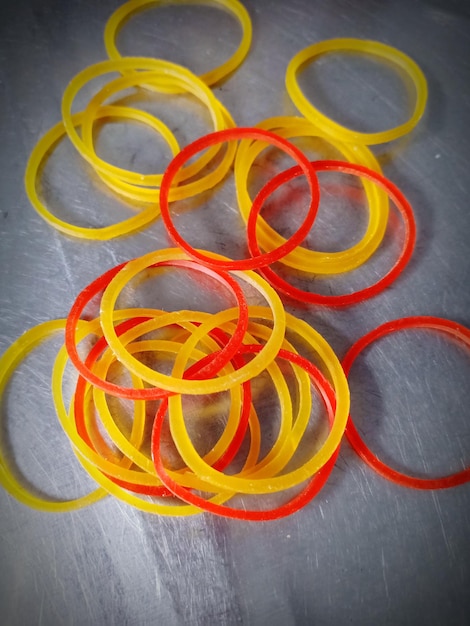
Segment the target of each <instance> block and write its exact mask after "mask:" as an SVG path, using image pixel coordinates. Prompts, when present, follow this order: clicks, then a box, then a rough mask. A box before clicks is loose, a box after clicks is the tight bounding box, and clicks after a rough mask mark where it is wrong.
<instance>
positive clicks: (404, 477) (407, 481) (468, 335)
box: [343, 316, 470, 489]
mask: <svg viewBox="0 0 470 626" xmlns="http://www.w3.org/2000/svg"><path fill="white" fill-rule="evenodd" d="M407 328H429V329H431V330H436V331H438V332H441V333H443V334H444V335H449V336H450V337H452V338H454V339H457V340H458V341H459V342H461V343H463V344H464V345H465V346H466V347H467V348H470V330H469V329H468V328H465V326H462V325H461V324H457V322H452V321H450V320H446V319H442V318H439V317H428V316H416V317H404V318H401V319H397V320H393V321H391V322H386V323H385V324H382V325H381V326H379V327H378V328H376V329H375V330H373V331H371V332H369V333H367V334H366V335H364V336H363V337H362V338H361V339H359V341H357V342H356V343H355V344H354V345H353V346H352V347H351V348H350V349H349V350H348V352H347V354H346V356H345V357H344V359H343V368H344V371H345V373H346V376H347V375H348V374H349V372H350V370H351V367H352V365H353V363H354V361H355V360H356V359H357V357H358V356H359V354H360V353H361V352H362V351H363V350H364V349H365V348H367V347H368V346H369V345H371V344H372V343H373V342H374V341H377V340H378V339H381V338H382V337H385V336H386V335H389V334H390V333H393V332H397V331H399V330H403V329H407ZM346 436H347V438H348V440H349V443H350V444H351V446H352V447H353V449H354V450H355V451H356V453H357V454H358V455H359V456H360V458H361V459H362V460H363V461H365V462H366V463H367V465H369V467H371V468H372V469H373V470H374V471H375V472H377V473H378V474H380V475H381V476H383V478H386V479H387V480H389V481H391V482H394V483H396V484H397V485H401V486H402V487H409V488H411V489H448V488H450V487H456V486H457V485H462V484H464V483H466V482H468V481H470V467H466V468H465V469H464V470H462V471H460V472H455V473H453V474H450V475H449V476H444V477H441V478H417V477H414V476H409V475H408V474H405V473H403V472H398V471H397V470H394V469H393V468H391V467H390V466H389V465H386V464H385V463H383V461H381V460H380V459H379V458H378V457H377V456H376V455H375V454H374V453H373V452H372V451H371V450H370V449H369V447H368V446H367V444H366V443H365V441H364V440H363V439H362V437H361V435H360V434H359V432H358V430H357V428H356V426H355V425H354V422H353V419H352V417H351V416H349V420H348V424H347V426H346Z"/></svg>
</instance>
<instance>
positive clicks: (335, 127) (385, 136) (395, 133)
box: [286, 38, 428, 145]
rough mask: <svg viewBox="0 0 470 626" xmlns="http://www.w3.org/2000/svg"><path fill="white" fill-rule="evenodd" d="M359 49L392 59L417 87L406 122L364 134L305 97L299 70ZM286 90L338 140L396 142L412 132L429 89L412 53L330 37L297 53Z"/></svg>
mask: <svg viewBox="0 0 470 626" xmlns="http://www.w3.org/2000/svg"><path fill="white" fill-rule="evenodd" d="M341 51H347V52H359V53H362V54H368V55H372V56H375V57H378V58H380V59H385V60H387V61H390V62H391V63H393V64H394V65H395V66H397V67H399V68H400V69H401V70H404V71H405V72H406V73H407V74H408V76H409V77H410V78H411V80H412V81H413V84H414V88H415V98H416V100H415V105H414V110H413V113H412V115H411V117H410V118H409V119H408V121H407V122H405V123H404V124H400V125H399V126H396V127H395V128H391V129H389V130H384V131H381V132H378V133H361V132H358V131H355V130H351V129H349V128H346V127H345V126H342V125H341V124H338V123H337V122H334V121H333V120H332V119H330V118H329V117H328V116H326V115H324V114H323V113H320V111H319V110H318V109H317V108H316V107H315V106H314V105H313V104H312V103H311V102H310V101H309V100H308V99H307V98H306V97H305V96H304V94H303V93H302V90H301V89H300V87H299V84H298V82H297V73H298V71H299V69H300V68H301V67H302V66H303V65H304V64H305V63H307V62H309V61H312V60H314V59H315V58H316V57H318V56H320V55H322V54H325V53H330V52H341ZM286 88H287V92H288V94H289V96H290V98H291V100H292V102H293V103H294V104H295V106H296V107H297V108H298V109H299V111H300V112H301V113H302V115H304V116H305V117H306V118H307V119H309V120H310V121H311V122H312V123H313V124H314V125H315V126H317V127H318V128H319V129H320V130H321V131H322V132H324V133H325V134H326V135H328V136H330V137H333V138H334V139H336V140H337V141H344V142H351V143H356V144H366V145H372V144H379V143H385V142H387V141H393V140H394V139H398V137H402V136H403V135H406V134H407V133H409V132H410V131H411V130H412V129H413V128H414V127H415V126H416V124H417V123H418V122H419V120H420V119H421V117H422V115H423V113H424V109H425V107H426V100H427V96H428V88H427V83H426V78H425V77H424V74H423V72H422V71H421V69H420V68H419V67H418V65H417V64H416V63H415V62H414V61H413V60H412V59H410V57H409V56H407V55H406V54H404V53H403V52H400V50H397V49H396V48H393V47H392V46H387V45H385V44H383V43H379V42H378V41H369V40H366V39H349V38H346V39H329V40H326V41H321V42H319V43H316V44H313V45H312V46H309V47H307V48H304V49H303V50H301V51H300V52H298V53H297V54H296V55H295V56H294V58H293V59H291V61H290V62H289V65H288V66H287V72H286Z"/></svg>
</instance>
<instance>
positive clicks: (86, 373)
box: [65, 249, 283, 400]
mask: <svg viewBox="0 0 470 626" xmlns="http://www.w3.org/2000/svg"><path fill="white" fill-rule="evenodd" d="M150 257H152V259H153V261H152V262H150ZM147 262H149V263H148V265H145V264H146V263H147ZM130 263H132V265H130ZM167 264H170V265H175V266H178V265H180V266H182V267H187V268H188V267H189V268H192V269H195V270H197V271H200V272H203V273H205V274H207V275H209V276H211V277H212V278H215V279H216V280H217V281H219V282H222V283H224V284H225V285H227V286H228V287H229V288H231V289H232V291H233V293H234V296H235V298H236V300H237V304H238V311H239V316H238V325H237V330H236V332H235V333H234V335H233V337H232V338H231V341H230V342H229V345H228V347H227V346H226V348H225V349H224V351H222V352H221V353H219V355H218V357H217V359H216V360H214V361H213V363H212V366H211V367H212V369H210V370H209V373H208V375H213V374H215V373H216V372H217V368H221V367H223V365H225V364H226V363H227V362H228V361H229V360H230V359H231V357H232V355H233V354H235V352H236V350H237V348H238V346H239V345H240V343H241V341H242V340H243V336H244V333H245V330H246V326H247V322H248V318H247V304H246V300H245V297H244V295H243V291H242V290H241V288H240V286H239V285H238V283H237V282H236V281H235V280H234V279H232V278H231V276H230V275H229V274H227V273H225V274H222V273H221V272H217V271H215V270H211V269H210V268H206V267H204V266H201V265H198V264H195V263H194V262H193V261H191V260H188V259H187V258H186V255H185V254H184V253H183V252H181V251H179V250H174V249H170V250H160V251H156V252H152V253H150V254H147V255H145V257H140V258H137V259H134V261H129V262H127V263H123V264H121V265H118V266H116V267H114V268H112V269H110V270H108V271H107V272H105V273H104V274H102V275H101V276H100V277H98V278H97V279H95V280H94V281H93V282H92V283H90V284H89V285H88V286H87V287H85V288H84V289H83V290H82V291H81V292H80V294H79V295H78V297H77V298H76V300H75V302H74V304H73V306H72V308H71V310H70V313H69V315H68V318H67V325H66V329H65V345H66V347H67V352H68V354H69V357H70V360H71V361H72V363H73V364H74V366H75V368H76V369H77V370H78V371H79V373H80V374H81V375H82V376H83V377H84V378H85V379H86V380H88V381H89V382H90V383H92V384H93V385H96V386H97V387H99V388H100V389H103V390H104V391H106V393H109V394H111V395H115V396H118V397H121V398H130V399H135V400H137V399H141V400H152V399H153V400H155V399H157V398H161V397H162V396H164V395H167V394H168V391H170V390H168V389H164V388H158V389H153V388H144V389H135V388H126V387H122V386H120V385H116V384H114V383H111V382H109V381H104V380H102V379H101V378H99V377H98V376H96V375H95V374H94V373H93V372H91V371H90V369H89V368H87V367H86V366H85V364H84V363H83V361H82V360H81V358H80V356H79V354H78V350H77V345H76V339H75V334H76V326H77V323H78V322H79V320H80V316H81V315H82V313H83V311H84V309H85V307H86V306H87V304H88V303H89V302H90V300H91V299H92V298H94V297H95V296H96V295H97V294H99V293H100V292H101V291H103V290H104V289H107V288H108V287H109V286H110V284H111V283H112V281H113V280H114V279H115V278H117V280H118V283H117V284H118V287H119V285H121V284H122V287H123V286H124V283H125V282H127V280H130V279H131V278H132V275H130V272H131V271H132V272H134V273H133V275H134V276H135V275H136V274H138V273H139V271H140V270H139V269H136V266H137V268H139V267H140V266H141V267H142V269H144V268H145V269H146V268H148V267H151V266H158V265H160V266H165V265H167ZM121 270H125V274H124V275H120V276H119V274H120V272H121ZM123 278H124V282H123ZM257 279H258V277H257ZM258 280H260V279H258ZM262 282H263V283H264V281H262ZM268 291H269V293H270V294H271V293H274V292H271V290H270V288H269V289H268ZM105 293H106V292H105ZM108 296H109V292H108ZM111 296H112V298H111V302H109V303H108V302H107V300H104V306H105V312H104V314H102V315H103V318H104V319H106V320H107V322H105V324H107V328H108V333H109V334H110V335H113V336H114V342H115V343H116V344H118V345H119V339H118V337H117V335H116V332H115V329H114V326H113V319H119V318H118V317H116V313H114V314H113V313H112V307H113V306H114V303H115V301H116V298H117V293H115V294H112V293H111ZM103 297H104V296H103ZM113 298H114V300H113ZM108 299H109V298H108ZM273 301H274V302H275V305H276V306H277V307H278V309H279V311H278V315H279V316H280V317H279V333H281V330H282V319H283V318H282V313H281V312H280V309H282V304H281V303H280V300H279V299H277V300H273ZM101 304H102V306H103V299H102V301H101ZM110 307H111V308H110ZM282 311H283V309H282ZM110 315H111V317H109V316H110ZM132 316H139V310H138V309H137V310H136V311H135V312H134V313H132ZM185 316H186V321H200V320H199V319H197V315H196V314H194V319H193V320H190V319H189V320H188V319H187V316H188V313H187V312H186V313H185V312H181V311H180V312H174V313H167V314H166V315H162V316H161V318H160V320H159V321H160V323H161V324H162V326H164V325H168V324H175V323H176V324H177V323H178V322H179V321H185V319H184V318H185ZM108 341H109V340H108ZM110 345H111V344H110ZM274 346H275V343H274ZM120 352H124V354H125V353H126V351H125V348H124V347H123V346H122V345H121V351H120ZM220 355H222V356H220ZM133 361H134V362H136V363H139V362H138V361H136V360H135V359H133ZM142 367H143V366H142ZM137 369H139V367H138V368H137ZM147 370H149V371H150V372H153V370H150V368H147ZM206 371H207V370H206ZM134 373H135V374H136V375H137V376H139V377H140V375H139V373H138V372H134ZM141 378H142V377H141ZM234 384H236V383H234ZM201 393H203V392H201Z"/></svg>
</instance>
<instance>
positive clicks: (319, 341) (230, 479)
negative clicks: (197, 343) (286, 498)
mask: <svg viewBox="0 0 470 626" xmlns="http://www.w3.org/2000/svg"><path fill="white" fill-rule="evenodd" d="M249 310H250V314H251V316H252V317H255V318H257V319H264V320H267V321H269V322H272V321H273V318H272V313H271V311H270V310H269V309H267V308H266V307H250V308H249ZM224 313H225V312H224ZM219 316H220V314H219ZM286 321H287V325H288V328H289V330H290V331H292V332H295V333H296V334H297V335H298V336H299V337H300V338H301V339H302V341H303V342H306V343H307V344H308V345H309V346H311V347H312V348H313V349H314V350H315V352H316V353H317V354H318V357H319V359H320V361H321V362H322V363H323V364H324V366H325V367H326V369H327V371H328V374H329V377H331V381H332V384H333V387H334V389H335V394H336V411H335V420H334V423H333V426H332V428H331V431H330V433H329V435H328V437H327V439H326V441H325V442H324V444H323V446H322V448H321V449H320V450H319V451H318V452H316V453H315V454H314V455H313V456H312V457H311V458H310V459H309V460H308V461H307V462H306V463H305V464H304V465H302V466H301V467H299V468H298V469H296V470H293V471H290V472H287V473H286V474H283V475H280V476H270V477H260V478H257V477H256V475H251V476H250V477H249V478H240V477H238V476H227V475H225V474H223V473H221V472H218V471H216V470H214V469H213V468H211V467H209V466H208V465H207V463H205V462H204V461H203V460H202V459H201V457H200V455H199V454H198V452H197V451H196V449H195V448H194V446H193V444H192V442H191V440H190V437H189V435H188V433H187V430H186V427H185V422H184V416H183V410H182V403H181V396H180V395H179V394H177V395H173V396H170V397H169V398H168V410H169V422H170V431H171V434H172V436H173V440H174V443H175V445H176V447H177V449H178V451H179V453H180V455H181V457H182V458H183V460H184V462H185V463H186V465H187V466H188V467H189V468H190V469H191V470H192V471H193V472H194V473H195V474H200V475H202V476H204V479H205V480H207V481H208V482H210V483H211V484H212V485H213V487H216V488H217V489H220V490H222V491H234V492H240V493H253V494H260V493H269V492H276V491H283V490H285V489H288V488H289V487H293V486H295V485H298V484H300V483H301V482H302V481H304V480H306V479H308V478H310V477H311V476H312V475H313V474H315V473H316V472H317V471H318V470H319V469H320V468H321V467H323V465H325V463H326V462H327V461H328V459H330V458H331V456H332V455H333V453H334V451H335V450H336V448H337V447H338V445H339V444H340V442H341V438H342V436H343V433H344V429H345V427H346V421H347V418H348V412H349V389H348V385H347V381H346V377H345V375H344V372H343V369H342V367H341V364H340V363H339V361H338V359H337V357H336V355H335V354H334V352H333V350H332V349H331V347H330V346H329V344H328V343H327V342H326V341H325V340H324V339H323V338H322V337H321V335H320V334H319V333H317V332H316V331H314V330H313V328H311V326H309V325H308V324H307V323H306V322H304V321H303V320H300V319H297V318H295V317H294V316H292V315H290V314H288V313H286ZM188 348H189V345H188V344H184V345H183V346H182V348H181V351H180V353H179V354H178V358H177V360H176V361H175V365H174V367H173V373H174V374H175V375H176V376H179V375H180V370H181V368H183V367H184V363H185V360H186V358H187V356H188V355H189V354H190V351H189V353H188V355H187V354H186V351H187V350H188ZM260 354H261V353H260ZM257 356H258V355H257ZM255 358H256V356H255ZM163 404H164V403H163ZM263 469H265V468H263ZM262 472H263V470H261V473H262ZM255 478H256V480H255Z"/></svg>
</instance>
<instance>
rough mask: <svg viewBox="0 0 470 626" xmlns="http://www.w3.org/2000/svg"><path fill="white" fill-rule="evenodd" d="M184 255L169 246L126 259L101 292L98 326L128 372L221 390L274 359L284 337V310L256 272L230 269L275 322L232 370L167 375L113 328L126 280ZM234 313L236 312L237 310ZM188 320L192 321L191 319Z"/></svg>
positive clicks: (181, 389)
mask: <svg viewBox="0 0 470 626" xmlns="http://www.w3.org/2000/svg"><path fill="white" fill-rule="evenodd" d="M187 258H188V257H187V255H186V253H184V252H181V251H180V250H178V249H171V248H170V249H166V250H156V251H155V252H151V253H149V254H146V255H144V256H142V257H140V258H138V259H134V260H132V261H129V263H127V264H126V266H125V267H124V268H123V269H122V270H121V271H120V272H118V274H116V276H115V277H114V278H113V279H112V280H111V282H110V283H109V285H108V287H107V288H106V290H105V292H104V294H103V297H102V299H101V313H100V319H101V327H102V329H103V334H104V336H105V337H106V341H107V342H108V344H109V346H110V348H111V349H112V350H113V352H114V354H115V355H116V356H117V358H118V360H119V361H120V362H121V363H122V364H124V365H125V366H126V367H127V368H128V369H129V370H130V371H131V372H133V373H134V374H136V375H137V376H139V378H141V379H142V380H145V381H146V382H148V383H150V384H152V385H154V386H155V387H159V388H161V389H165V390H167V391H173V392H175V393H188V394H196V395H203V394H206V393H215V392H217V391H224V390H227V389H230V388H231V387H233V386H235V385H238V384H240V383H242V382H244V381H246V380H249V379H250V378H252V377H253V376H256V375H257V374H259V373H260V372H261V371H263V370H264V369H265V368H266V367H267V365H268V364H269V363H271V362H272V361H273V360H274V359H275V357H276V354H277V352H278V351H279V348H280V347H281V345H282V341H283V339H284V333H285V328H286V322H285V320H286V317H285V315H286V314H285V310H284V306H283V304H282V302H281V300H280V298H279V296H278V295H277V293H276V292H275V291H274V289H272V287H271V286H270V285H269V284H268V283H267V282H266V281H265V280H264V279H263V278H261V277H260V276H259V275H258V274H255V273H254V272H252V271H245V272H241V271H234V272H231V273H232V274H234V275H235V276H237V277H239V278H240V279H241V280H242V281H245V282H247V283H248V284H249V285H251V286H252V287H254V288H255V289H256V291H258V292H259V293H260V294H261V295H262V296H263V297H264V298H265V299H266V301H267V302H268V304H269V306H270V308H271V310H272V319H273V322H274V323H273V328H272V333H271V336H270V337H269V339H268V341H267V342H266V344H265V346H264V348H263V350H262V351H261V352H260V353H259V354H257V355H256V356H255V357H254V358H253V359H252V360H251V361H250V362H249V363H247V364H246V365H245V366H244V367H241V368H240V369H238V370H237V371H236V372H234V373H233V374H227V375H223V376H218V377H217V378H211V379H207V380H187V379H183V378H175V377H174V376H166V375H164V374H161V373H159V372H156V371H155V370H153V369H151V368H149V367H147V366H146V365H145V364H144V363H141V362H140V361H138V360H137V359H136V358H135V357H134V356H133V355H131V354H129V353H128V351H127V350H126V348H125V347H124V346H123V344H122V342H121V341H120V338H119V337H118V336H117V333H116V330H115V328H114V322H113V319H114V313H113V311H114V306H115V304H116V300H117V298H118V295H119V293H120V292H121V290H122V289H123V288H124V286H125V285H126V283H127V282H128V281H129V280H131V279H132V278H133V277H134V276H136V275H137V274H138V273H139V272H141V271H143V270H145V269H146V268H147V267H150V266H151V265H153V264H155V263H158V262H162V261H167V260H174V259H187ZM214 258H219V259H223V258H224V257H222V256H221V255H215V254H214ZM237 311H238V309H237ZM180 314H181V312H180ZM235 315H236V316H238V313H236V314H235ZM169 316H173V317H174V320H175V322H177V317H178V316H177V314H176V313H171V314H169ZM164 317H165V316H162V319H163V324H164V325H166V324H167V323H171V321H170V322H167V321H166V320H165V319H164ZM213 319H215V318H211V319H210V320H209V321H208V322H205V323H204V324H201V326H200V327H199V328H198V329H197V330H195V332H194V333H193V334H192V335H191V336H190V338H189V339H188V340H187V342H186V343H187V345H188V350H189V352H190V353H191V351H192V349H193V348H194V347H196V345H197V343H198V342H199V341H200V339H201V338H202V337H203V336H204V335H206V334H207V333H208V331H209V330H211V329H212V328H214V326H211V324H212V323H213V322H212V321H211V320H213ZM228 319H229V320H231V319H233V318H231V317H229V318H228ZM160 321H161V320H160ZM188 321H191V319H189V320H188Z"/></svg>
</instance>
